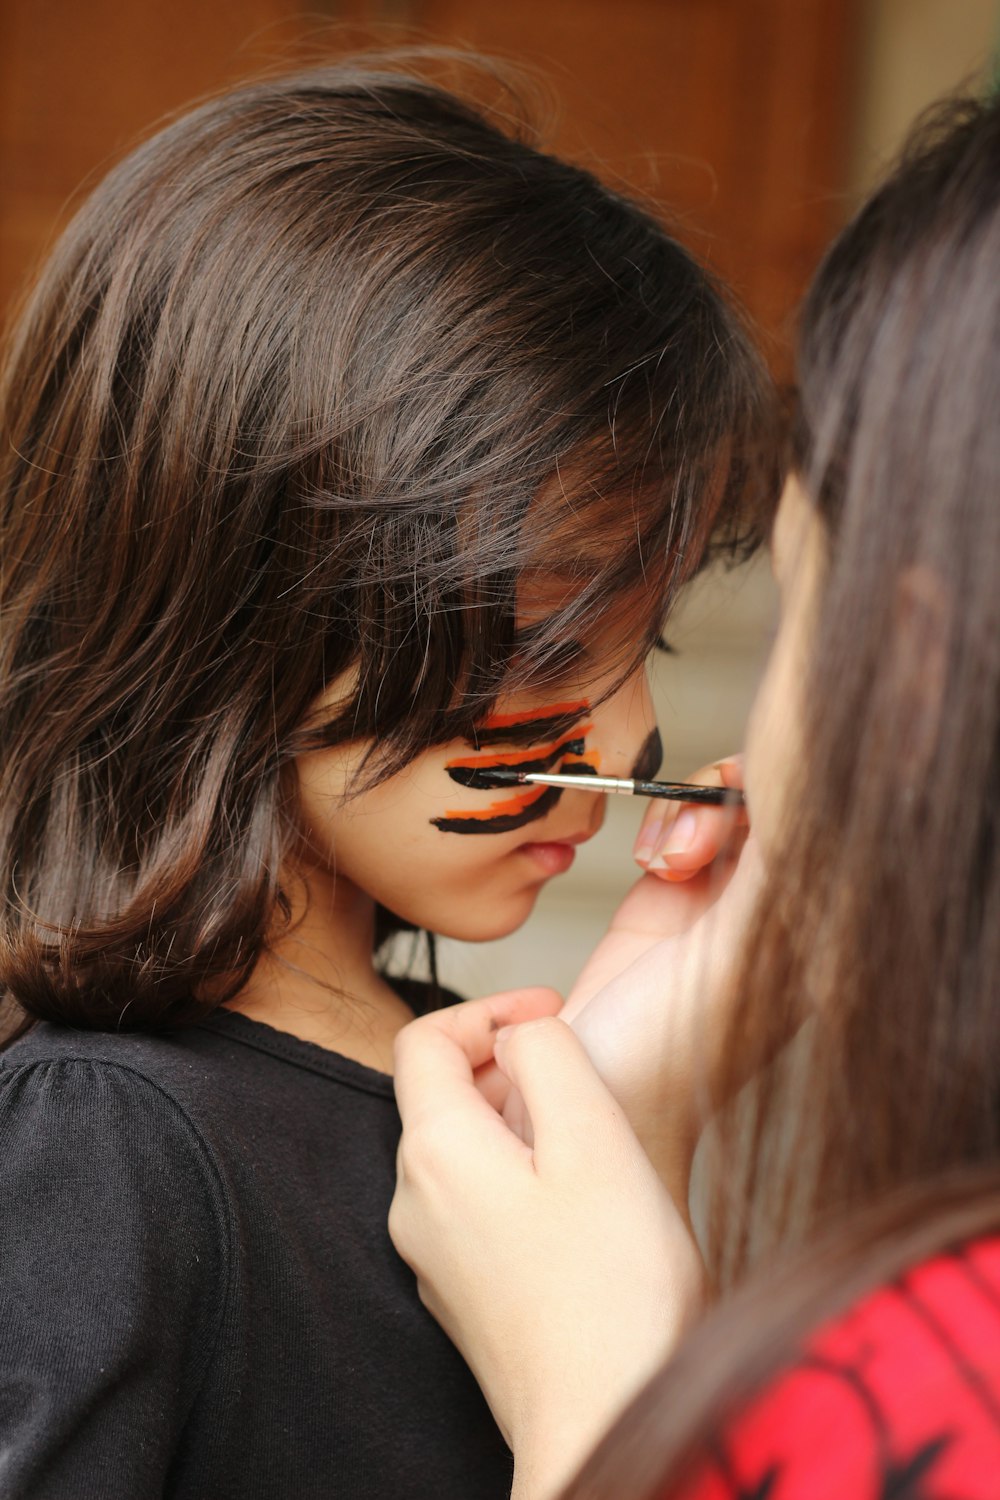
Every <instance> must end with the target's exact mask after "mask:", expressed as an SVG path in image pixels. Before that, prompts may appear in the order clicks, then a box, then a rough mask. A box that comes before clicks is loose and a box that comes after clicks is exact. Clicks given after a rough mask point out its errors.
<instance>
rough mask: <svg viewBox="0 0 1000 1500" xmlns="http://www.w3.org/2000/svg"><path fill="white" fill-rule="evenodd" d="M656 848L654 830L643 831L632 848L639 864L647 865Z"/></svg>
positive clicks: (633, 856) (634, 857)
mask: <svg viewBox="0 0 1000 1500" xmlns="http://www.w3.org/2000/svg"><path fill="white" fill-rule="evenodd" d="M655 848H656V835H655V834H654V833H653V832H651V831H650V832H645V831H644V832H642V833H640V834H639V837H638V838H637V839H636V841H635V845H634V846H633V849H632V858H633V859H634V860H635V862H636V864H638V865H646V864H648V863H649V861H650V859H651V858H652V856H653V850H654V849H655Z"/></svg>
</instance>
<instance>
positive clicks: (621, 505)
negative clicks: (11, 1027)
mask: <svg viewBox="0 0 1000 1500" xmlns="http://www.w3.org/2000/svg"><path fill="white" fill-rule="evenodd" d="M0 403H2V404H0V424H2V431H3V452H2V458H0V462H2V469H0V494H2V516H3V520H2V525H3V539H2V568H3V582H2V609H3V617H2V637H0V652H2V656H0V869H2V872H3V883H4V916H3V929H2V935H0V991H3V992H5V993H6V994H7V996H8V997H9V998H10V999H11V1000H12V1001H13V1002H15V1007H16V1008H19V1010H21V1011H23V1012H24V1013H26V1014H29V1015H31V1016H35V1017H46V1018H51V1019H55V1020H59V1021H63V1022H69V1023H72V1024H74V1025H82V1026H98V1027H114V1026H137V1027H138V1026H158V1025H165V1024H175V1023H179V1022H182V1021H184V1020H186V1019H190V1018H192V1017H194V1016H197V1015H198V1014H200V1013H202V1012H204V1010H205V1009H206V1008H207V1007H209V1006H211V1005H212V1004H214V1003H218V1002H219V1000H220V999H222V998H224V997H225V996H226V995H229V994H231V993H233V992H234V991H235V990H236V989H238V988H239V986H240V984H241V983H242V982H243V981H244V980H245V978H246V976H247V975H248V973H249V972H250V970H251V969H252V967H253V965H254V963H255V962H256V960H257V958H258V957H259V955H260V953H261V951H262V949H263V946H264V944H265V941H266V936H267V933H268V930H269V927H270V925H271V924H272V922H273V920H274V917H275V913H276V910H279V909H280V902H281V887H280V872H281V869H282V864H283V860H284V858H285V856H286V852H287V849H288V847H289V838H290V836H291V833H290V830H291V819H290V816H289V808H288V784H289V778H288V768H289V766H290V764H291V762H292V761H293V759H294V757H295V756H296V755H298V754H299V753H300V752H302V751H303V750H305V749H308V748H315V747H317V746H321V745H334V744H337V743H338V742H343V741H346V740H364V739H369V738H370V739H372V740H373V741H374V742H375V750H376V753H375V755H374V756H373V757H372V760H371V762H370V764H369V766H368V768H367V774H368V775H369V776H370V777H371V778H378V777H381V776H385V775H388V774H391V773H392V772H393V771H395V770H398V769H399V768H400V767H401V766H402V765H404V764H405V763H406V762H407V761H408V760H409V759H411V758H412V757H413V756H414V755H416V754H417V753H418V752H419V751H421V750H423V749H424V748H426V747H428V746H430V745H432V744H435V743H441V742H445V741H447V740H449V739H451V738H453V737H455V736H456V735H458V734H461V733H467V732H468V731H469V729H470V726H472V725H474V724H475V722H476V721H477V720H478V719H479V718H480V717H481V716H482V715H483V714H484V713H485V712H486V711H488V709H489V708H490V706H491V704H492V703H493V701H494V700H495V698H496V696H497V694H498V692H499V691H500V689H501V688H505V689H509V688H516V687H517V686H519V685H524V684H525V683H527V682H529V681H532V682H537V681H538V680H539V679H540V678H542V677H544V676H545V674H546V673H547V672H548V671H549V670H550V669H551V668H552V667H553V664H554V663H555V662H556V660H557V658H558V653H559V649H560V647H561V646H563V645H564V644H565V642H566V640H567V638H570V637H572V636H574V635H579V634H580V633H581V630H582V629H583V628H584V625H583V624H582V623H581V622H585V626H586V629H587V630H588V631H589V630H595V629H598V628H600V627H601V624H602V622H603V623H604V624H608V623H611V624H614V623H616V622H617V625H618V630H619V635H620V636H621V638H622V641H623V646H622V654H621V666H622V670H623V671H624V670H627V668H628V667H629V665H630V664H631V663H633V662H635V661H636V660H638V658H639V657H640V656H641V655H642V654H643V653H644V652H645V651H646V650H647V649H648V647H649V646H650V644H651V643H652V642H653V640H654V639H655V638H656V636H657V633H658V631H659V629H660V626H661V624H662V618H663V614H664V612H665V610H666V608H667V607H668V605H669V603H670V601H671V599H672V598H673V595H674V593H675V591H676V588H677V586H678V585H679V583H680V582H682V581H683V580H684V578H685V577H687V576H689V575H690V574H691V573H692V572H693V571H695V570H696V569H697V567H698V566H699V565H700V563H701V561H702V560H703V558H704V556H705V553H706V549H707V547H708V544H709V540H710V536H711V534H712V533H713V532H716V533H717V534H718V535H719V536H720V537H721V538H722V540H723V541H724V542H726V543H728V544H732V545H738V544H739V542H740V541H743V542H747V541H752V539H753V537H754V536H755V534H756V531H757V530H758V529H759V528H758V520H759V515H760V514H761V513H762V510H760V511H759V510H758V509H757V508H756V507H758V506H760V507H762V508H763V507H765V506H766V503H767V501H766V498H762V496H764V495H765V494H766V491H763V490H761V489H754V488H753V486H752V485H748V477H749V475H750V473H751V470H752V469H753V455H754V452H755V448H756V444H757V442H758V439H760V438H761V437H762V436H763V435H764V434H765V433H766V431H767V425H768V415H767V413H768V395H767V383H766V379H765V378H764V375H763V372H762V370H761V367H760V365H759V362H758V360H757V357H756V355H755V353H754V351H753V348H752V346H751V344H750V342H749V341H748V339H747V338H746V336H745V334H744V332H743V329H742V327H741V324H740V322H739V319H738V318H737V317H736V315H735V314H734V313H733V312H732V311H731V310H730V309H729V307H728V306H727V304H726V302H725V301H724V299H723V298H722V296H721V295H720V293H719V290H718V288H717V287H716V286H715V285H714V284H713V282H712V281H711V279H710V278H709V277H708V276H707V275H706V274H705V273H704V272H703V271H702V270H701V269H700V268H699V267H698V266H697V265H696V264H695V262H694V261H693V260H692V259H691V257H690V256H689V255H688V254H687V253H686V252H685V251H684V250H683V249H682V248H681V247H680V246H679V245H678V243H677V242H676V241H675V240H674V239H672V238H671V237H670V236H669V235H668V234H667V233H666V232H665V231H664V229H663V228H662V227H661V226H660V224H658V223H657V222H655V221H654V219H653V218H652V217H651V216H650V215H649V214H648V213H646V212H645V211H643V210H642V209H640V208H639V207H637V206H636V205H635V204H632V203H630V202H627V201H625V200H624V199H623V198H622V197H621V196H619V195H618V194H616V193H614V192H612V191H610V190H609V189H607V188H606V187H604V186H602V185H601V184H600V183H599V182H598V181H597V180H596V179H595V178H594V177H592V176H591V175H589V174H588V173H587V172H585V171H583V170H580V169H578V168H575V167H572V166H569V165H567V164H565V163H563V162H560V161H558V160H556V159H554V158H553V157H551V156H548V155H546V154H544V153H543V152H542V151H540V150H539V149H538V148H537V146H536V145H535V144H533V143H532V141H531V139H530V133H529V132H528V130H527V127H523V128H521V127H518V128H513V127H509V126H507V125H505V126H504V128H501V127H500V126H499V125H497V124H495V123H492V122H491V121H489V120H487V119H486V118H485V117H484V116H483V115H482V114H481V113H479V112H477V110H475V109H474V108H473V107H471V106H470V105H467V104H465V103H463V102H461V101H460V100H459V99H457V98H454V97H452V96H451V95H449V94H447V93H444V92H442V91H441V90H440V89H439V88H437V87H435V86H433V85H432V84H430V83H429V82H426V81H422V80H421V79H420V78H417V77H414V76H409V75H408V74H406V73H405V72H399V73H392V72H389V71H381V72H380V71H373V70H372V68H371V67H368V66H346V65H345V66H342V67H331V68H326V69H320V70H316V71H312V72H308V73H303V74H302V75H300V76H297V77H292V78H281V79H271V80H266V81H263V82H259V83H255V84H252V85H249V86H246V87H243V88H240V89H238V90H236V91H235V92H231V93H228V94H226V95H225V96H223V97H220V98H218V99H215V100H214V101H212V102H209V103H207V104H205V105H204V106H202V107H201V108H198V109H196V110H195V111H194V112H193V113H190V114H188V115H187V116H185V117H184V118H181V119H179V120H178V121H177V122H176V123H174V124H172V125H170V126H169V127H168V128H166V129H165V130H163V131H162V132H161V133H160V134H158V135H156V136H155V137H154V138H153V139H151V140H149V141H148V142H147V143H146V144H145V145H142V146H141V147H140V148H139V149H138V150H136V151H135V152H134V153H133V154H132V155H131V156H130V157H129V158H128V159H127V160H125V161H124V162H123V163H122V164H121V165H120V166H119V167H118V168H117V169H116V170H114V171H113V172H112V173H111V175H110V176H109V177H108V178H107V179H106V181H105V182H104V183H103V184H102V185H101V186H100V187H99V188H98V190H97V191H96V192H95V193H94V194H93V196H92V197H91V198H90V200H89V201H88V202H87V203H86V205H85V206H84V207H83V209H82V211H81V212H80V214H79V216H78V217H77V219H76V220H75V222H74V223H73V224H72V226H71V227H70V229H69V230H68V231H67V233H66V235H65V236H64V238H63V239H62V241H61V243H60V244H59V245H58V247H57V249H56V251H55V253H54V255H53V257H52V260H51V262H50V264H49V265H48V267H47V269H46V270H45V272H44V275H43V276H42V279H41V282H40V284H39V286H38V288H37V290H36V291H35V293H34V295H33V297H32V298H31V300H30V302H29V304H28V306H27V309H26V311H25V313H24V316H23V318H22V319H21V321H20V324H19V326H18V327H17V328H16V330H15V332H14V337H13V344H12V348H11V350H10V354H9V357H8V359H7V362H6V368H5V373H4V376H3V386H2V393H0ZM751 490H752V491H753V492H752V493H751ZM535 569H542V570H549V571H551V570H558V571H559V572H560V573H561V574H562V575H563V576H564V577H566V578H568V580H569V581H570V583H571V584H572V587H571V588H570V589H569V590H568V593H567V598H568V602H567V604H566V605H565V607H564V608H562V609H560V610H558V611H556V612H555V613H554V614H553V615H552V617H551V618H550V619H549V620H548V621H547V622H545V624H544V625H543V626H542V627H541V628H539V629H538V630H536V631H535V632H534V633H533V635H532V639H531V641H530V643H525V642H518V641H516V640H515V606H516V596H517V588H518V583H519V581H520V580H523V579H524V578H525V576H526V575H528V574H530V573H531V571H532V570H535ZM637 599H638V600H641V604H640V606H639V611H640V614H641V618H640V619H639V620H638V623H636V618H637V617H636V609H637V605H636V601H637ZM350 670H353V672H354V674H355V681H356V689H355V690H354V692H353V694H352V695H351V696H350V697H349V699H348V701H347V702H346V703H344V704H343V705H342V706H341V708H340V709H339V711H338V712H337V713H336V715H335V716H334V717H333V718H332V719H330V720H329V721H328V722H324V723H317V722H315V721H314V720H311V719H310V717H309V715H310V710H311V708H312V706H313V705H314V703H315V701H316V699H317V697H318V696H319V695H320V694H321V693H322V692H323V690H324V688H325V687H326V686H327V685H328V684H329V683H331V682H332V681H334V680H335V679H338V678H340V677H342V675H343V674H345V673H347V672H348V671H350Z"/></svg>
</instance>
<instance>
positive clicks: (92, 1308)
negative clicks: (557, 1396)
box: [0, 1012, 511, 1500]
mask: <svg viewBox="0 0 1000 1500" xmlns="http://www.w3.org/2000/svg"><path fill="white" fill-rule="evenodd" d="M399 1131H400V1125H399V1117H398V1115H397V1113H396V1107H395V1102H394V1098H393V1091H392V1080H391V1079H390V1078H389V1077H387V1076H386V1075H385V1074H382V1073H378V1072H375V1071H373V1070H372V1069H370V1068H367V1067H364V1066H362V1065H361V1064H360V1063H356V1062H353V1061H351V1060H350V1059H348V1058H344V1057H341V1056H339V1055H338V1054H336V1053H333V1052H328V1051H326V1050H325V1049H323V1048H321V1047H317V1046H314V1045H312V1044H311V1043H308V1042H301V1041H299V1040H297V1039H296V1038H294V1037H291V1036H288V1035H286V1034H284V1033H282V1032H278V1031H275V1030H273V1029H272V1028H271V1027H268V1026H264V1025H261V1024H260V1023H258V1022H254V1021H250V1020H248V1019H247V1018H246V1017H244V1016H240V1015H236V1014H233V1013H230V1012H217V1013H216V1014H215V1015H213V1016H212V1017H210V1018H209V1019H208V1020H207V1021H206V1022H204V1023H203V1024H202V1025H200V1026H197V1027H192V1028H191V1029H189V1030H185V1031H182V1032H179V1033H177V1034H175V1035H172V1036H142V1035H109V1034H106V1033H98V1032H78V1031H71V1030H63V1029H57V1028H54V1027H51V1026H47V1025H39V1026H36V1027H35V1028H34V1029H33V1030H32V1031H31V1032H29V1034H28V1035H27V1036H26V1037H24V1038H23V1039H22V1040H21V1041H19V1042H18V1043H16V1044H15V1045H14V1046H13V1047H12V1048H10V1049H9V1051H7V1052H6V1053H5V1054H3V1056H2V1057H0V1494H2V1495H3V1497H4V1500H29V1497H30V1500H68V1497H73V1500H76V1497H80V1500H83V1497H86V1500H96V1497H100V1500H126V1497H127V1500H152V1497H154V1496H159V1495H164V1496H169V1497H171V1500H194V1497H197V1500H228V1497H233V1500H236V1497H239V1500H265V1497H266V1500H271V1497H274V1500H279V1497H280V1500H308V1497H316V1500H320V1497H322V1500H335V1497H348V1500H350V1497H354V1496H365V1497H369V1496H370V1497H378V1500H493V1497H496V1500H499V1497H506V1496H507V1495H508V1494H509V1491H510V1481H511V1464H510V1457H509V1454H508V1452H507V1449H506V1447H505V1445H504V1443H503V1442H502V1440H501V1438H500V1436H499V1433H498V1432H497V1430H496V1428H495V1426H494V1425H493V1422H492V1419H491V1418H490V1415H489V1411H488V1409H487V1407H486V1405H485V1402H484V1401H483V1399H482V1397H481V1395H480V1393H479V1391H478V1388H477V1386H476V1384H475V1382H474V1380H473V1379H472V1376H471V1375H470V1374H469V1372H468V1371H467V1369H466V1367H465V1365H464V1364H463V1362H462V1360H461V1358H460V1357H459V1355H458V1354H457V1353H456V1351H455V1350H454V1349H453V1347H452V1345H451V1344H450V1343H449V1341H448V1339H447V1338H446V1337H445V1335H444V1334H443V1333H442V1332H441V1331H440V1329H439V1328H438V1327H437V1325H436V1324H435V1323H434V1322H433V1320H432V1319H431V1317H430V1315H429V1314H428V1313H427V1312H426V1311H425V1310H424V1308H423V1307H422V1306H421V1304H420V1302H419V1300H418V1298H417V1294H416V1288H415V1284H414V1281H413V1278H412V1276H411V1274H410V1272H409V1271H408V1270H407V1268H406V1267H405V1266H404V1265H403V1263H402V1262H401V1261H400V1260H399V1258H398V1257H397V1256H396V1253H395V1251H394V1250H393V1248H392V1245H391V1243H390V1241H389V1238H388V1235H387V1232H386V1215H387V1212H388V1208H389V1202H390V1199H391V1197H392V1192H393V1186H394V1182H395V1152H396V1146H397V1143H398V1140H399Z"/></svg>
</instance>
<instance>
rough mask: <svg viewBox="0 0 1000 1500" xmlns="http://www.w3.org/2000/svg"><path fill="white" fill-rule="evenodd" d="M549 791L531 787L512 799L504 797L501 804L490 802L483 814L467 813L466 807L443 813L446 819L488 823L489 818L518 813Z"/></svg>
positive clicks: (539, 787)
mask: <svg viewBox="0 0 1000 1500" xmlns="http://www.w3.org/2000/svg"><path fill="white" fill-rule="evenodd" d="M548 790H549V788H548V787H547V786H533V787H531V788H530V790H529V791H527V792H515V794H514V796H513V797H505V798H504V799H503V801H502V802H491V803H490V805H489V807H488V808H487V809H486V811H485V812H469V810H468V808H466V807H459V808H456V809H454V811H448V812H446V813H445V817H446V818H461V819H462V820H463V821H464V822H466V823H488V822H489V821H490V819H491V818H496V817H500V816H503V815H504V814H508V813H519V812H521V810H522V809H523V808H525V807H531V805H532V804H533V803H535V802H537V801H538V799H539V797H544V796H545V793H546V792H547V791H548Z"/></svg>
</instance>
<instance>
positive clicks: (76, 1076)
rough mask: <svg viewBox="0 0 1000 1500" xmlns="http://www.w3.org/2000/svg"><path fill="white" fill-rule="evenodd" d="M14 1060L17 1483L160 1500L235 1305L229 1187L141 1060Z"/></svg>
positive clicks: (2, 1444) (11, 1168) (12, 1309)
mask: <svg viewBox="0 0 1000 1500" xmlns="http://www.w3.org/2000/svg"><path fill="white" fill-rule="evenodd" d="M5 1062H6V1066H4V1068H3V1069H2V1071H0V1143H2V1148H0V1201H2V1204H3V1212H2V1215H0V1330H2V1336H0V1448H2V1451H3V1486H2V1487H3V1494H4V1497H5V1500H21V1497H22V1496H23V1497H27V1496H29V1495H30V1496H32V1497H34V1496H37V1495H43V1494H44V1495H51V1496H59V1497H60V1500H76V1497H80V1500H84V1497H86V1500H93V1497H95V1496H98V1495H99V1496H100V1497H101V1500H149V1497H150V1496H152V1495H157V1494H160V1493H161V1491H162V1488H163V1484H164V1481H165V1478H166V1475H167V1473H168V1471H169V1468H170V1465H171V1462H172V1460H173V1458H174V1455H175V1450H176V1446H177V1443H178V1440H179V1436H180V1434H181V1432H182V1430H183V1427H184V1424H185V1421H186V1419H187V1417H188V1415H189V1413H190V1410H191V1407H192V1405H193V1403H194V1401H195V1398H196V1395H197V1392H198V1388H199V1385H200V1383H201V1381H202V1379H203V1377H204V1373H205V1369H206V1367H207V1364H208V1361H209V1359H210V1357H211V1352H212V1348H213V1345H214V1341H215V1338H216V1334H217V1331H218V1327H219V1319H220V1315H221V1311H222V1308H223V1305H224V1295H223V1294H224V1289H225V1260H224V1257H225V1242H224V1240H221V1242H220V1234H219V1226H220V1214H219V1206H218V1203H219V1199H218V1190H217V1189H216V1187H215V1185H214V1178H213V1175H212V1173H211V1170H210V1168H209V1167H208V1164H207V1162H206V1160H205V1156H204V1152H203V1149H202V1148H201V1147H200V1144H199V1143H198V1141H197V1140H196V1138H195V1137H194V1135H193V1132H192V1131H191V1130H190V1127H189V1126H188V1124H187V1122H186V1120H185V1119H184V1117H183V1116H182V1115H181V1114H180V1112H179V1110H178V1109H177V1107H176V1106H175V1105H174V1104H173V1103H172V1101H170V1100H169V1099H166V1098H165V1097H164V1096H163V1095H162V1094H161V1093H160V1091H159V1090H158V1089H156V1088H155V1087H154V1086H152V1085H151V1084H149V1083H148V1082H147V1081H146V1080H144V1079H142V1078H140V1077H139V1076H138V1075H136V1074H133V1073H132V1072H131V1070H130V1069H128V1068H123V1067H118V1066H116V1065H113V1064H106V1063H99V1062H93V1061H90V1060H82V1059H81V1060H75V1059H74V1060H58V1061H48V1062H32V1063H27V1064H22V1065H20V1066H19V1065H18V1064H17V1063H16V1053H13V1054H8V1057H7V1059H6V1060H5Z"/></svg>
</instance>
